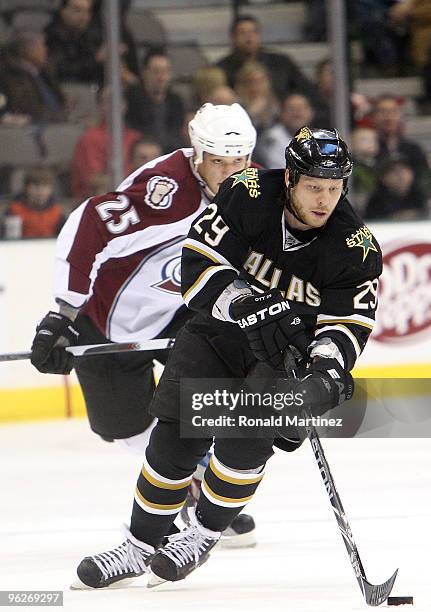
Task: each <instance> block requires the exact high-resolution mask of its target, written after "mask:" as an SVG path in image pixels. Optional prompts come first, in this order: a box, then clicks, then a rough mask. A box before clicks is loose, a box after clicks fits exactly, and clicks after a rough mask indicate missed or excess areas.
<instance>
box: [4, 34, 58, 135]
mask: <svg viewBox="0 0 431 612" xmlns="http://www.w3.org/2000/svg"><path fill="white" fill-rule="evenodd" d="M0 91H1V92H2V93H3V94H4V95H5V96H6V98H7V105H8V111H9V112H10V113H12V114H15V115H27V116H28V117H30V118H31V121H33V122H38V123H42V122H48V123H49V122H57V121H64V120H65V119H66V110H65V106H64V96H63V93H62V91H61V89H60V87H59V85H58V83H57V81H56V80H55V78H54V76H53V74H52V72H51V69H50V66H49V64H48V53H47V48H46V44H45V37H44V35H43V34H42V33H39V32H17V33H16V34H15V35H14V36H13V41H12V42H11V43H10V44H9V45H8V46H7V48H6V50H5V56H4V60H3V62H2V65H1V70H0Z"/></svg>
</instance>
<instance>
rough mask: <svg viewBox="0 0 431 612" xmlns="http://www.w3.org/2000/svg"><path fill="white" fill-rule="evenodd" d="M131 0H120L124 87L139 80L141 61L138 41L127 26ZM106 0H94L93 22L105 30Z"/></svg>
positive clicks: (122, 78)
mask: <svg viewBox="0 0 431 612" xmlns="http://www.w3.org/2000/svg"><path fill="white" fill-rule="evenodd" d="M130 4H131V3H130V0H119V10H120V27H121V32H120V36H121V48H120V51H121V80H122V83H123V87H128V86H129V85H131V84H132V83H137V82H138V80H139V63H138V52H137V48H136V42H135V40H134V38H133V35H132V33H131V31H130V30H129V28H128V26H127V11H128V10H129V8H130ZM104 5H105V0H93V22H96V23H98V24H99V28H100V29H101V31H102V32H103V31H104V28H105V24H104V22H103V16H104V15H103V7H104Z"/></svg>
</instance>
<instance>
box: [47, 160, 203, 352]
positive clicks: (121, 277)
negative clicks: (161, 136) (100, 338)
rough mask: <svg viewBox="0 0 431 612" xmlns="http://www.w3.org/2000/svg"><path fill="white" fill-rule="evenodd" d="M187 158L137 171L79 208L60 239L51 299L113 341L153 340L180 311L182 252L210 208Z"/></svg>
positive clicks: (162, 162) (72, 215)
mask: <svg viewBox="0 0 431 612" xmlns="http://www.w3.org/2000/svg"><path fill="white" fill-rule="evenodd" d="M192 155H193V149H180V150H178V151H175V152H174V153H171V154H169V155H164V156H163V157H160V158H158V159H156V160H154V161H151V162H149V163H148V164H146V165H144V166H142V167H141V168H139V169H138V170H137V171H136V172H134V173H133V174H131V175H130V176H129V177H128V178H126V179H125V180H124V181H123V183H121V185H120V186H119V187H118V189H117V191H114V192H112V193H108V194H105V195H103V196H96V197H93V198H90V199H89V200H86V201H85V202H84V203H83V204H81V206H79V207H78V208H77V209H76V210H75V211H74V212H73V213H72V214H71V215H70V217H69V219H68V220H67V222H66V224H65V226H64V227H63V229H62V231H61V233H60V236H59V238H58V241H57V252H56V257H57V261H56V274H55V286H54V292H55V297H56V298H60V299H62V300H64V301H65V302H67V303H68V304H71V305H72V306H75V307H81V311H80V312H81V313H82V314H87V315H89V316H90V317H91V319H92V320H93V322H94V323H95V324H96V326H97V327H98V328H99V330H100V331H101V332H102V333H103V334H104V335H105V336H107V337H108V338H110V339H111V340H115V341H118V342H121V341H126V342H128V341H131V340H139V339H140V338H153V337H154V336H156V335H157V334H158V333H159V332H160V331H161V330H162V329H163V328H164V327H166V325H168V323H169V322H170V321H171V319H172V318H173V316H174V314H175V312H176V311H177V310H178V308H180V307H181V306H183V300H182V297H181V290H180V261H181V247H182V244H183V241H184V239H185V237H186V236H187V233H188V231H189V229H190V224H191V223H192V222H193V220H194V219H195V218H196V216H197V215H199V214H200V213H201V212H202V211H203V210H205V209H206V207H207V205H208V199H207V197H206V196H205V194H204V193H203V183H202V181H201V179H200V177H199V175H197V174H196V173H195V172H194V169H193V167H192V164H191V159H192Z"/></svg>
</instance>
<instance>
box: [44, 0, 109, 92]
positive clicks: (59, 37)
mask: <svg viewBox="0 0 431 612" xmlns="http://www.w3.org/2000/svg"><path fill="white" fill-rule="evenodd" d="M92 17H93V12H92V0H62V2H61V4H60V7H59V9H58V10H57V11H55V12H54V14H53V17H52V20H51V21H50V23H49V24H48V25H47V27H46V28H45V32H46V37H47V45H48V50H49V57H50V60H51V61H52V63H53V64H54V66H55V69H56V73H57V76H58V78H59V80H60V81H79V82H83V83H102V81H103V61H104V52H103V47H102V41H103V37H102V30H101V28H100V26H99V24H98V23H97V22H96V21H94V20H93V19H92Z"/></svg>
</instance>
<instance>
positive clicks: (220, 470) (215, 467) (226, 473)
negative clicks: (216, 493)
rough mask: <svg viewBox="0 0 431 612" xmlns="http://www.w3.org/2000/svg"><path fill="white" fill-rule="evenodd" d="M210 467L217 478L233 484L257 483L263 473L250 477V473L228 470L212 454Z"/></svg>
mask: <svg viewBox="0 0 431 612" xmlns="http://www.w3.org/2000/svg"><path fill="white" fill-rule="evenodd" d="M210 468H211V471H212V472H213V473H214V474H215V475H216V476H217V478H220V480H224V481H225V482H229V483H230V484H235V485H248V484H257V483H258V482H260V481H261V480H262V478H263V477H264V474H263V473H261V474H259V475H257V476H251V477H250V474H244V475H242V474H239V473H238V472H233V471H232V470H229V469H228V468H226V467H225V466H224V465H223V464H221V463H220V461H218V460H217V459H216V457H215V456H214V455H212V456H211V459H210ZM233 473H234V474H235V477H233V476H232V475H231V474H233Z"/></svg>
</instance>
